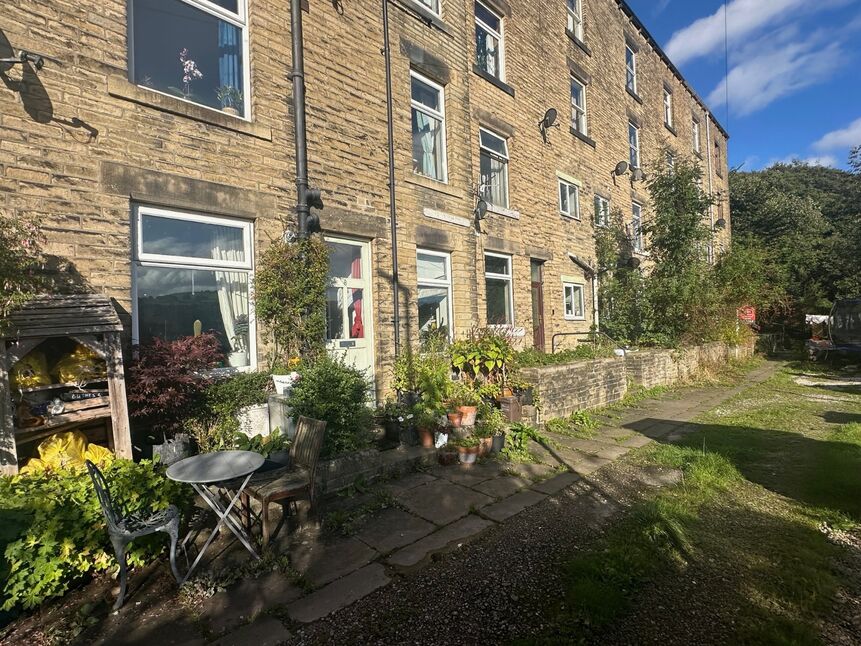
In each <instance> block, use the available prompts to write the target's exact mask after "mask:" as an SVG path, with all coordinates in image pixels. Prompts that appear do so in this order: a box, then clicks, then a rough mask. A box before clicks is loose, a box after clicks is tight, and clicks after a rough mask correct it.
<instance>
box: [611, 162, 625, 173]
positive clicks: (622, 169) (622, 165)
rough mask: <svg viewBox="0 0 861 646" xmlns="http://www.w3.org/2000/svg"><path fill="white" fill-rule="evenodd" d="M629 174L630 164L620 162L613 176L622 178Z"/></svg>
mask: <svg viewBox="0 0 861 646" xmlns="http://www.w3.org/2000/svg"><path fill="white" fill-rule="evenodd" d="M627 172H628V162H624V161H620V162H619V163H618V164H616V168H614V169H613V174H614V175H615V176H616V177H621V176H622V175H624V174H625V173H627Z"/></svg>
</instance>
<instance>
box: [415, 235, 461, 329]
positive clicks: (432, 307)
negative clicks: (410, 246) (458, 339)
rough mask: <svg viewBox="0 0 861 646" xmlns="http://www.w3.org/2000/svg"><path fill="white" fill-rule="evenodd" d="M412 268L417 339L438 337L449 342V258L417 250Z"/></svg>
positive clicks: (439, 253) (450, 327)
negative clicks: (415, 267) (415, 277)
mask: <svg viewBox="0 0 861 646" xmlns="http://www.w3.org/2000/svg"><path fill="white" fill-rule="evenodd" d="M416 264H417V274H418V281H417V283H418V285H417V287H418V295H417V298H416V301H417V304H418V314H419V336H420V337H421V338H427V337H429V336H433V335H439V336H442V337H445V338H448V339H451V338H452V321H451V320H450V319H451V307H452V305H451V256H450V255H449V254H447V253H443V252H438V251H430V250H424V249H419V250H417V252H416Z"/></svg>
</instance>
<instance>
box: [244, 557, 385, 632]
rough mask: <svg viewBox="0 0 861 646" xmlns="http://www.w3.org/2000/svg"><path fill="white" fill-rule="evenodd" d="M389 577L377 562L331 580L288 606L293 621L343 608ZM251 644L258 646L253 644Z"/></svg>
mask: <svg viewBox="0 0 861 646" xmlns="http://www.w3.org/2000/svg"><path fill="white" fill-rule="evenodd" d="M390 581H391V579H390V578H389V577H388V575H387V574H386V569H385V568H384V567H383V566H382V565H381V564H379V563H371V564H370V565H366V566H365V567H363V568H362V569H360V570H356V571H355V572H353V573H352V574H350V575H348V576H345V577H344V578H343V579H338V580H337V581H335V582H333V583H330V584H329V585H327V586H326V587H324V588H320V589H319V590H317V591H315V592H312V593H311V594H309V595H308V596H306V597H303V598H301V599H299V600H298V601H294V602H293V603H291V604H290V605H289V606H287V614H288V615H289V616H290V618H291V619H292V620H293V621H298V622H301V623H305V624H307V623H311V622H312V621H316V620H317V619H321V618H323V617H325V616H326V615H329V614H331V613H333V612H335V611H336V610H340V609H341V608H346V607H347V606H349V605H351V604H353V603H355V602H356V601H358V600H359V599H361V598H362V597H365V596H367V595H369V594H371V593H372V592H374V591H375V590H377V589H378V588H382V587H383V586H385V585H388V584H389V582H390ZM254 646H260V645H259V644H254Z"/></svg>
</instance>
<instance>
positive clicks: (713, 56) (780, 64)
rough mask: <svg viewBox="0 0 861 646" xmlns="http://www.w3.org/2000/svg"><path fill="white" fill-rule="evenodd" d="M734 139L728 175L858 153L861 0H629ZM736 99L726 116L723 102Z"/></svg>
mask: <svg viewBox="0 0 861 646" xmlns="http://www.w3.org/2000/svg"><path fill="white" fill-rule="evenodd" d="M628 3H629V4H630V5H631V7H632V8H633V9H634V11H635V12H636V13H637V15H638V16H639V17H640V19H641V20H642V21H643V23H644V24H645V25H646V27H647V28H648V29H649V31H650V32H651V34H652V35H653V36H654V37H655V39H657V41H658V42H659V43H660V44H661V47H663V49H664V51H666V52H667V53H668V54H669V55H670V58H671V59H672V60H673V62H674V63H675V64H676V66H677V67H678V68H679V69H680V70H681V71H682V73H683V74H684V75H685V77H686V78H687V79H688V81H689V82H690V83H691V85H693V87H694V88H695V89H696V90H697V92H698V93H699V95H700V96H701V97H703V99H705V100H706V102H707V103H708V104H709V105H710V107H711V108H712V112H713V113H714V114H715V115H716V116H717V118H718V120H719V121H720V122H721V123H722V124H723V125H724V127H726V128H727V129H728V130H729V133H730V135H731V140H730V146H729V161H730V166H732V167H736V166H739V165H741V164H744V170H757V169H760V168H764V167H767V166H769V165H771V164H773V163H775V162H777V161H790V160H792V159H800V160H802V161H806V162H808V163H811V164H822V165H827V166H835V167H838V168H845V167H846V160H847V157H848V152H849V148H850V147H851V146H852V145H856V144H861V72H859V66H861V0H815V1H814V2H810V0H729V1H728V3H727V5H728V11H727V14H726V18H727V21H728V24H729V29H728V32H727V33H728V36H729V83H728V84H727V83H726V79H727V75H726V56H725V51H726V48H725V46H724V44H725V41H724V6H725V5H724V2H722V1H720V0H628ZM727 85H728V89H729V113H728V114H727V105H726V101H725V96H726V89H727Z"/></svg>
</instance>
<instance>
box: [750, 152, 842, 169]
mask: <svg viewBox="0 0 861 646" xmlns="http://www.w3.org/2000/svg"><path fill="white" fill-rule="evenodd" d="M793 163H799V164H804V165H806V166H824V167H826V168H837V166H838V165H839V163H840V162H838V161H837V158H836V157H834V156H833V155H819V156H812V157H801V156H800V155H794V154H793V155H787V156H786V157H783V158H782V159H772V160H771V161H769V162H768V164H767V165H766V168H770V167H772V166H774V165H775V164H793Z"/></svg>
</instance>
